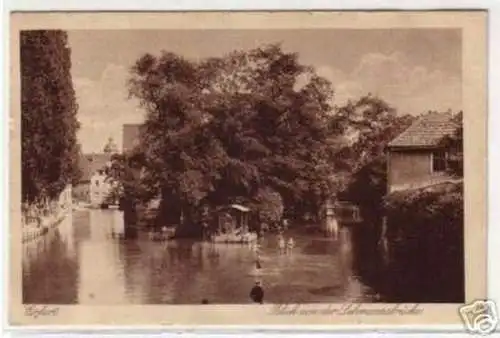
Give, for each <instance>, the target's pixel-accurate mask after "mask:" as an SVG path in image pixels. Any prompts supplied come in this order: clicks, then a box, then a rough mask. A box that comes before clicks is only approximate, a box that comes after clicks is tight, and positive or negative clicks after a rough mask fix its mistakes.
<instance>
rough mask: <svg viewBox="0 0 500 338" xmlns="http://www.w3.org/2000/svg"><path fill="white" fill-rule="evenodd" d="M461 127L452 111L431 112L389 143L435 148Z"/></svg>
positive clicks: (409, 146)
mask: <svg viewBox="0 0 500 338" xmlns="http://www.w3.org/2000/svg"><path fill="white" fill-rule="evenodd" d="M458 127H459V124H458V123H457V122H456V121H454V120H453V115H452V114H451V113H429V114H427V115H424V116H422V117H420V118H419V119H417V121H415V122H414V123H413V124H412V125H411V126H410V127H409V128H408V129H406V130H405V131H404V132H402V133H401V134H399V136H397V137H396V138H395V139H393V140H392V141H391V142H390V143H389V145H388V146H389V147H390V148H433V147H436V146H438V145H439V142H440V141H441V140H442V139H443V138H444V137H445V136H449V135H452V134H453V133H454V132H455V130H457V128H458Z"/></svg>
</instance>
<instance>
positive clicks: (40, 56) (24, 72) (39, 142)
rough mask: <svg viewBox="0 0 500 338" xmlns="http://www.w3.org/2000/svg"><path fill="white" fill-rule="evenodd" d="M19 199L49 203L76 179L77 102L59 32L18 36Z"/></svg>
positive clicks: (67, 54)
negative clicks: (19, 52)
mask: <svg viewBox="0 0 500 338" xmlns="http://www.w3.org/2000/svg"><path fill="white" fill-rule="evenodd" d="M20 43H21V132H22V155H21V156H22V199H23V201H24V202H27V203H39V202H41V201H43V200H45V199H54V198H56V197H57V196H58V195H59V193H60V192H61V191H62V190H63V189H64V187H65V186H66V184H68V183H71V181H75V180H77V178H78V174H79V170H78V151H79V150H78V146H77V142H76V131H77V129H78V128H79V124H78V122H77V119H76V113H77V104H76V101H75V92H74V89H73V85H72V81H71V74H70V68H71V60H70V49H69V47H68V45H67V43H68V41H67V35H66V33H65V32H63V31H56V30H53V31H48V30H44V31H34V30H31V31H23V32H21V41H20Z"/></svg>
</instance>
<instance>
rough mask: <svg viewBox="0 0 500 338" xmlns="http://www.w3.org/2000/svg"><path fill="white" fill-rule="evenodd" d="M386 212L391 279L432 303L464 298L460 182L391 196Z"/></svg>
mask: <svg viewBox="0 0 500 338" xmlns="http://www.w3.org/2000/svg"><path fill="white" fill-rule="evenodd" d="M385 209H386V216H387V233H386V236H387V240H388V245H389V254H390V257H391V263H390V264H391V267H390V271H392V272H394V278H393V279H394V281H395V282H397V283H401V286H402V287H404V288H415V290H416V291H417V290H418V293H419V294H420V295H425V297H428V298H429V299H430V300H434V301H435V300H436V299H439V300H441V301H461V300H463V297H464V290H463V289H464V245H463V238H464V237H463V231H464V200H463V182H460V183H443V184H438V185H433V186H430V187H426V188H421V189H415V190H405V191H398V192H394V193H392V194H389V195H388V196H387V197H386V198H385ZM395 289H400V288H395Z"/></svg>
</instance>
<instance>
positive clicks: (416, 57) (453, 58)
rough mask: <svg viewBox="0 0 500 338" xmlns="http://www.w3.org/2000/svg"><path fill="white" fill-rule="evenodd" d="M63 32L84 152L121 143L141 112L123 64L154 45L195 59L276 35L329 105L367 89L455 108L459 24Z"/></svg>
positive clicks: (413, 104) (398, 104)
mask: <svg viewBox="0 0 500 338" xmlns="http://www.w3.org/2000/svg"><path fill="white" fill-rule="evenodd" d="M68 35H69V41H70V45H71V49H72V56H71V57H72V75H73V81H74V87H75V91H76V95H77V101H78V104H79V112H78V118H79V120H80V123H81V129H80V131H79V135H78V136H79V141H80V143H81V144H82V148H83V151H84V152H85V153H90V152H101V151H102V149H103V147H104V145H105V143H106V141H107V139H108V138H109V137H113V138H114V140H115V142H116V143H117V145H118V147H119V148H121V139H122V126H123V124H125V123H140V122H141V121H143V118H144V112H143V111H142V110H141V109H140V108H139V107H138V105H137V102H135V101H133V100H129V99H128V89H127V87H126V80H127V78H128V71H129V69H130V67H131V66H132V65H133V63H134V62H135V60H137V59H138V58H139V57H140V56H141V55H143V54H144V53H151V54H155V55H157V54H158V53H160V51H161V50H166V51H170V52H174V53H177V54H180V55H183V56H184V57H187V58H190V59H199V58H205V57H210V56H222V55H224V54H226V53H228V52H230V51H232V50H235V49H251V48H255V47H258V46H260V45H262V44H266V43H275V42H281V43H282V46H283V48H284V50H285V51H290V52H297V53H298V54H299V60H300V62H301V63H303V64H306V65H311V66H314V67H315V68H316V70H317V72H318V73H319V74H320V75H322V76H324V77H326V78H327V79H329V80H330V81H331V82H332V84H333V87H334V90H335V100H334V103H335V104H336V105H342V104H344V103H345V102H346V101H347V100H348V99H354V100H355V99H357V98H359V97H360V96H361V95H365V94H367V93H369V92H371V93H372V94H375V95H378V96H380V97H381V98H383V99H384V100H386V101H388V102H389V103H390V104H391V105H393V106H394V107H395V108H397V110H398V112H400V113H404V114H406V113H409V114H419V113H422V112H425V111H428V110H439V111H444V110H448V109H453V110H454V111H455V110H460V109H462V89H461V67H462V64H461V62H462V60H461V50H462V48H461V32H460V30H453V29H439V30H438V29H392V30H353V29H350V30H338V29H336V30H327V29H323V30H279V31H268V30H245V31H238V30H220V31H216V30H204V31H194V30H193V31H187V30H184V31H180V30H161V31H160V30H158V31H145V30H139V31H123V30H121V31H89V30H85V31H84V30H81V31H70V32H68Z"/></svg>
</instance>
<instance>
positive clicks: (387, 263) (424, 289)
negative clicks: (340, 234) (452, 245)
mask: <svg viewBox="0 0 500 338" xmlns="http://www.w3.org/2000/svg"><path fill="white" fill-rule="evenodd" d="M352 233H353V253H354V254H353V269H354V271H355V273H356V274H358V275H359V278H360V279H361V281H362V282H363V283H365V284H366V285H369V286H370V287H372V288H373V289H374V291H375V292H377V293H378V294H379V296H380V298H379V301H381V302H388V303H415V302H418V303H463V301H464V297H465V295H464V282H463V280H464V277H463V255H456V262H448V264H443V263H442V262H441V263H438V261H439V260H438V259H437V258H439V256H438V255H440V254H442V252H431V251H430V250H423V249H422V250H419V248H424V247H425V246H424V243H415V244H414V245H415V247H413V248H412V247H409V245H407V246H405V247H403V249H401V250H399V251H395V252H393V253H392V257H387V256H384V254H385V253H384V252H383V250H382V249H381V247H380V245H378V240H377V237H376V235H375V234H374V233H373V232H372V231H370V228H369V227H368V226H366V227H362V226H359V227H358V228H356V229H353V231H352ZM442 250H443V251H444V250H446V249H445V248H443V249H442ZM415 252H416V253H417V254H415ZM412 253H413V254H412Z"/></svg>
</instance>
